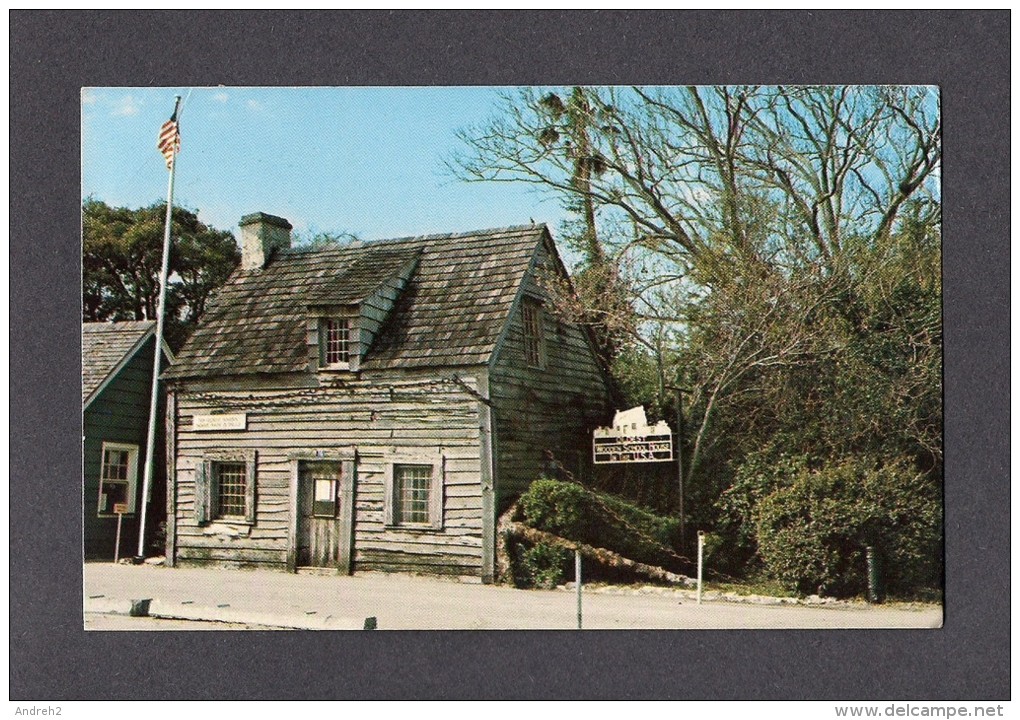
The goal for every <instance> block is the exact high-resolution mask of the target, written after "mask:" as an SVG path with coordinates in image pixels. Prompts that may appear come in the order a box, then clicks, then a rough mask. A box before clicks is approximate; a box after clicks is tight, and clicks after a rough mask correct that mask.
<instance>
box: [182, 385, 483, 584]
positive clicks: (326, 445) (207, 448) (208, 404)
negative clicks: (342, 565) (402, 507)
mask: <svg viewBox="0 0 1020 720" xmlns="http://www.w3.org/2000/svg"><path fill="white" fill-rule="evenodd" d="M454 372H455V371H454V370H449V371H445V372H442V371H435V370H430V371H428V372H419V373H414V372H402V373H397V372H395V371H393V372H390V373H375V374H371V373H363V374H362V375H361V376H360V377H359V379H357V380H348V381H345V382H344V384H343V386H342V387H337V388H329V389H327V388H319V389H314V390H310V389H305V390H301V389H290V390H287V389H281V390H273V389H269V388H268V387H260V386H257V385H252V384H250V383H249V386H248V387H246V388H244V389H242V390H236V389H235V390H215V389H212V390H210V389H208V388H206V389H203V388H202V386H200V385H196V384H194V383H189V384H188V385H187V386H181V387H180V388H179V389H178V391H177V392H176V398H177V417H176V424H175V426H176V438H175V442H176V452H177V462H176V469H175V471H176V476H177V483H176V487H175V493H174V495H173V496H172V497H171V503H172V505H173V506H174V508H175V515H176V537H177V539H176V547H177V560H178V561H179V562H181V563H182V564H187V563H195V562H201V563H216V564H224V565H231V566H235V565H249V566H263V567H265V566H275V567H279V568H281V569H282V568H283V567H284V566H285V563H286V555H287V544H288V539H287V537H288V527H289V523H290V522H291V518H290V505H289V496H290V478H291V474H290V473H291V459H292V458H293V457H294V456H296V455H301V454H304V455H307V454H308V453H314V452H315V451H317V450H322V451H330V450H338V449H342V450H349V449H354V450H355V451H356V452H357V458H358V459H357V466H356V476H357V479H356V482H355V489H354V501H355V511H354V543H353V546H354V556H353V560H354V569H355V570H367V569H383V570H391V571H420V572H426V573H441V574H454V575H474V576H477V575H479V574H480V572H481V565H482V517H481V507H482V500H481V485H480V457H481V453H480V447H479V411H478V407H479V405H478V401H477V398H475V397H473V396H472V395H471V394H469V393H467V392H465V390H464V389H463V387H461V386H460V385H458V384H457V383H455V382H452V381H450V380H449V379H448V378H450V377H451V376H452V375H453V374H454ZM460 374H461V375H462V376H463V379H464V381H466V382H467V383H468V386H469V387H472V388H474V387H476V381H475V378H474V377H472V376H470V375H468V374H466V373H464V372H463V371H462V370H461V371H460ZM324 375H325V374H324ZM234 387H235V388H236V387H238V385H236V384H235V385H234ZM219 412H245V413H247V430H245V431H237V430H230V431H201V432H199V431H196V430H194V429H193V426H192V418H193V416H194V415H195V414H196V413H200V414H209V413H219ZM236 448H245V449H253V450H256V451H257V454H258V455H257V457H258V459H257V469H256V483H257V492H256V509H255V515H256V520H255V524H254V525H253V526H251V527H250V528H246V527H234V528H230V527H224V526H223V525H222V524H218V523H211V524H210V525H206V526H203V525H200V524H199V523H198V522H197V521H196V519H195V512H194V508H195V501H194V500H195V499H194V493H195V468H196V466H197V465H198V464H199V463H201V462H202V458H203V454H204V453H206V452H215V451H222V450H231V449H236ZM437 450H438V451H440V452H441V453H442V455H443V456H444V458H445V464H444V467H445V472H444V502H443V528H442V529H441V530H412V529H408V528H395V527H386V526H385V524H384V506H383V503H384V481H383V478H384V471H385V466H386V463H387V462H390V461H391V460H392V458H393V457H394V453H398V454H402V455H404V456H407V455H413V454H415V453H418V452H422V453H431V452H435V451H437ZM221 530H222V532H221Z"/></svg>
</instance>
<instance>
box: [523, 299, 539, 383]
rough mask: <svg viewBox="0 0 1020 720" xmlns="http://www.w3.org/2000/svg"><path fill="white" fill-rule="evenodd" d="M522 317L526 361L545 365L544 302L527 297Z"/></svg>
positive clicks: (533, 365) (537, 366)
mask: <svg viewBox="0 0 1020 720" xmlns="http://www.w3.org/2000/svg"><path fill="white" fill-rule="evenodd" d="M521 319H522V321H523V324H524V361H525V362H526V363H527V364H528V365H529V366H530V367H535V368H541V367H543V366H544V365H545V332H544V328H543V323H542V304H541V303H540V302H538V301H537V300H533V299H531V298H525V299H524V302H523V303H522V304H521Z"/></svg>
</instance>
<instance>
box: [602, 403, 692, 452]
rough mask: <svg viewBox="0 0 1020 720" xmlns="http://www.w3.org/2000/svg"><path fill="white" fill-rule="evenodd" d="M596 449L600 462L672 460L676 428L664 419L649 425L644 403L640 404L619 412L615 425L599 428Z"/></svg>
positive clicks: (614, 418) (614, 421)
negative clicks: (672, 428) (672, 427)
mask: <svg viewBox="0 0 1020 720" xmlns="http://www.w3.org/2000/svg"><path fill="white" fill-rule="evenodd" d="M592 452H593V458H594V462H595V464H596V465H608V464H611V463H645V462H671V461H672V460H673V432H672V430H671V429H670V427H669V425H667V424H666V423H664V422H662V421H661V420H660V421H659V422H657V423H656V424H655V425H652V426H649V425H648V420H647V418H646V417H645V408H644V406H638V407H636V408H631V409H630V410H623V411H619V412H617V413H616V415H615V416H614V417H613V426H612V427H608V428H607V427H601V428H596V429H595V433H594V437H593V438H592Z"/></svg>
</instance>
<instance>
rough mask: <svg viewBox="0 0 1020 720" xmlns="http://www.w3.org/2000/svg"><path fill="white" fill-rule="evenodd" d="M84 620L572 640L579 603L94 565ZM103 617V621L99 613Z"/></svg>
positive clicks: (674, 619)
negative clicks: (113, 616) (137, 608)
mask: <svg viewBox="0 0 1020 720" xmlns="http://www.w3.org/2000/svg"><path fill="white" fill-rule="evenodd" d="M84 589H85V592H84V608H85V611H86V612H90V613H95V612H100V613H101V612H111V611H112V612H120V613H123V614H126V611H125V608H130V605H131V601H132V600H142V599H151V601H152V602H151V603H150V605H149V608H148V610H149V615H154V614H155V616H157V617H175V618H182V619H205V620H217V621H220V622H234V623H244V624H248V625H262V626H271V627H293V628H301V629H362V628H364V627H365V626H366V620H367V619H369V618H375V619H376V622H377V627H378V629H380V630H394V629H403V630H428V629H463V630H503V629H507V630H509V629H546V630H560V629H562V630H567V629H573V628H576V626H577V617H576V613H577V605H576V598H575V595H574V593H573V592H566V591H563V590H516V589H513V588H507V587H502V586H491V585H480V584H470V583H462V582H458V581H456V580H445V579H440V578H431V577H419V576H410V575H399V574H392V575H391V574H386V573H358V574H356V575H353V576H349V577H348V576H340V575H332V574H331V575H308V574H297V575H294V574H289V573H283V572H272V571H246V570H220V569H198V568H165V567H158V566H155V567H154V566H149V565H137V566H133V565H113V564H107V563H86V564H85V566H84ZM104 607H106V608H107V609H106V610H104V609H102V608H104ZM583 610H584V627H585V628H586V629H636V630H646V629H719V628H777V629H778V628H818V629H822V628H900V627H902V628H930V627H940V626H941V624H942V609H941V607H939V606H935V605H923V606H902V605H881V606H868V605H863V604H844V603H840V604H834V605H825V606H808V605H750V604H736V603H729V602H720V601H709V602H705V603H704V604H703V605H697V604H696V603H695V602H694V600H693V599H692V598H691V594H690V593H689V592H685V591H673V590H670V589H666V588H647V589H644V590H616V589H614V590H612V591H595V592H587V591H586V592H585V594H584V598H583Z"/></svg>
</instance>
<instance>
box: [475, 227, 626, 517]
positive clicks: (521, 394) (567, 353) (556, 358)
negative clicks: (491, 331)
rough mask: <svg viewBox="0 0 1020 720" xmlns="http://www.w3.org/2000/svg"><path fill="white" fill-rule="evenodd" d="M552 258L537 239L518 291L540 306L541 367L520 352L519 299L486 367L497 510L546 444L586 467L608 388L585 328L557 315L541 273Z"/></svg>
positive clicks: (535, 467)
mask: <svg viewBox="0 0 1020 720" xmlns="http://www.w3.org/2000/svg"><path fill="white" fill-rule="evenodd" d="M558 262H559V261H558V259H557V258H556V256H555V255H554V254H553V252H552V251H551V249H550V248H549V247H548V246H547V245H546V244H545V243H542V244H540V245H539V247H538V249H537V251H536V256H535V259H534V263H533V266H532V268H531V269H530V270H529V271H528V273H527V275H526V276H525V278H524V282H523V285H522V292H521V297H522V298H524V297H527V298H531V299H533V300H537V301H539V302H540V303H542V306H543V322H542V330H543V338H544V344H545V353H544V361H545V362H544V366H543V367H541V368H533V367H529V366H528V363H527V361H526V359H525V354H524V323H523V317H522V312H521V302H518V303H517V304H516V305H515V307H514V310H513V313H512V315H511V316H510V319H509V327H508V328H507V331H506V335H505V337H504V339H503V343H502V345H501V346H500V347H499V349H498V351H497V355H496V357H495V359H494V362H493V367H492V370H491V372H490V379H489V387H490V396H491V399H492V406H493V413H494V416H495V417H494V423H495V453H496V476H497V478H498V480H497V487H496V491H497V506H498V510H497V512H502V510H503V509H504V508H506V506H507V505H509V503H510V502H511V501H512V500H513V498H514V497H516V496H517V495H519V494H520V493H522V492H523V491H524V490H525V489H527V487H528V485H529V484H530V483H531V482H532V481H534V480H535V479H536V478H538V477H539V476H540V474H541V473H542V470H543V465H544V463H543V451H544V450H551V451H552V452H553V454H554V455H555V457H556V459H557V460H558V461H559V462H561V463H562V464H563V465H564V466H565V467H566V468H567V469H568V470H571V471H572V472H574V473H575V474H577V473H580V474H582V475H584V474H586V473H588V472H590V462H591V461H590V458H591V437H592V436H591V432H592V430H593V429H594V428H595V427H596V426H598V425H602V424H605V422H606V419H607V413H608V412H609V410H610V408H609V406H608V405H609V390H608V386H607V383H606V379H605V374H604V372H603V371H602V369H601V367H600V366H599V363H598V361H597V360H596V358H595V355H594V352H593V350H592V348H591V344H590V343H589V341H588V338H587V336H586V334H585V332H584V330H583V329H582V328H581V327H579V326H577V325H575V324H572V323H569V322H566V321H565V320H563V319H562V318H561V317H559V316H558V314H557V312H556V308H555V306H554V304H553V302H552V297H551V295H550V293H549V290H548V289H547V288H545V287H543V284H542V282H541V278H543V277H547V276H548V274H550V273H555V271H556V265H557V264H558Z"/></svg>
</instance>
